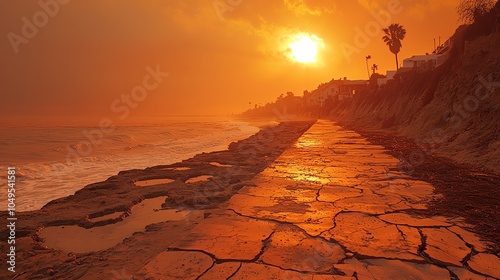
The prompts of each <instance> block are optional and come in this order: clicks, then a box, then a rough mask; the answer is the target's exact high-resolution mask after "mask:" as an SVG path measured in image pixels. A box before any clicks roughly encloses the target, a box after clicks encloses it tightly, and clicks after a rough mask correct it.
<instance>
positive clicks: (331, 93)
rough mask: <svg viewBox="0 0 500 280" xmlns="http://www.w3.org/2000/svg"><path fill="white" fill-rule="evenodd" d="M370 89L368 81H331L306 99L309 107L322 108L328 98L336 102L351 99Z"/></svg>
mask: <svg viewBox="0 0 500 280" xmlns="http://www.w3.org/2000/svg"><path fill="white" fill-rule="evenodd" d="M367 88H368V81H366V80H352V81H351V80H347V79H346V78H344V79H343V80H342V79H341V80H331V81H330V82H329V83H326V84H322V85H320V86H319V87H318V88H317V89H316V90H314V91H313V92H312V93H311V94H310V95H309V96H308V97H307V99H306V102H307V105H310V106H321V105H323V103H324V102H325V100H327V99H328V98H332V99H333V100H334V101H340V100H344V99H351V98H352V97H353V96H354V95H355V94H356V93H359V92H361V91H364V90H366V89H367Z"/></svg>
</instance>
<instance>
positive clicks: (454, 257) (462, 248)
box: [421, 228, 471, 266]
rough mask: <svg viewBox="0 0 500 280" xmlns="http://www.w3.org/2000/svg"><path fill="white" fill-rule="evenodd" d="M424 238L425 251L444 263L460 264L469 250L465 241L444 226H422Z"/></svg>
mask: <svg viewBox="0 0 500 280" xmlns="http://www.w3.org/2000/svg"><path fill="white" fill-rule="evenodd" d="M421 231H422V233H423V234H424V236H425V238H426V244H427V246H426V248H425V253H426V254H428V255H429V256H430V257H431V258H433V259H435V260H438V261H440V262H442V263H445V264H454V265H457V266H462V260H463V259H464V258H465V257H466V256H467V255H468V254H469V253H470V252H471V249H470V248H468V247H467V245H466V244H465V242H463V241H462V239H460V238H459V237H458V236H457V235H455V234H454V233H452V232H450V231H449V230H447V229H446V228H422V229H421Z"/></svg>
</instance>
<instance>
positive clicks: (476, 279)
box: [448, 266, 491, 280]
mask: <svg viewBox="0 0 500 280" xmlns="http://www.w3.org/2000/svg"><path fill="white" fill-rule="evenodd" d="M448 269H449V270H450V271H451V272H453V273H454V274H455V275H456V276H458V279H460V280H490V279H491V278H489V277H486V276H482V275H479V274H475V273H473V272H470V271H469V270H467V269H465V268H461V267H456V266H448Z"/></svg>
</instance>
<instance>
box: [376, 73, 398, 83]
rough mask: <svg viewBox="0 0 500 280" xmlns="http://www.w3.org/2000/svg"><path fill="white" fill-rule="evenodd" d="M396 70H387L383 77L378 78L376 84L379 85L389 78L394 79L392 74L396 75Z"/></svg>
mask: <svg viewBox="0 0 500 280" xmlns="http://www.w3.org/2000/svg"><path fill="white" fill-rule="evenodd" d="M396 73H397V71H396V70H387V73H386V75H385V78H378V80H377V84H378V85H379V86H381V85H385V84H387V82H388V81H389V80H392V79H394V76H395V75H396Z"/></svg>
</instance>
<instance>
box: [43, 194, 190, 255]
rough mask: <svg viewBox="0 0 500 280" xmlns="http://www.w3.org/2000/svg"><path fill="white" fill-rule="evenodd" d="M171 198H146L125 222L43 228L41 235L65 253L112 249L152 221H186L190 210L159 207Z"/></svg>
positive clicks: (134, 208) (49, 245)
mask: <svg viewBox="0 0 500 280" xmlns="http://www.w3.org/2000/svg"><path fill="white" fill-rule="evenodd" d="M166 198H167V197H166V196H161V197H156V198H152V199H146V200H143V201H142V202H141V203H139V204H137V205H135V206H134V207H132V211H131V212H132V213H131V214H130V216H128V217H126V218H124V219H123V221H121V222H118V223H115V224H110V225H105V226H100V227H93V228H89V229H85V228H82V227H79V226H55V227H46V228H43V229H42V230H41V231H40V233H39V236H40V237H41V238H43V239H45V242H44V244H45V245H46V246H48V247H50V248H53V249H57V250H62V251H65V252H75V253H87V252H94V251H100V250H105V249H109V248H111V247H113V246H115V245H117V244H119V243H120V242H122V241H123V240H124V239H125V238H127V237H129V236H131V235H132V234H133V233H134V232H140V231H144V229H145V227H146V226H147V225H150V224H154V223H159V222H164V221H180V220H183V219H184V218H185V217H186V216H187V215H188V214H189V211H181V212H179V211H178V210H175V209H168V210H159V209H161V204H162V203H163V202H164V201H165V199H166Z"/></svg>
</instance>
